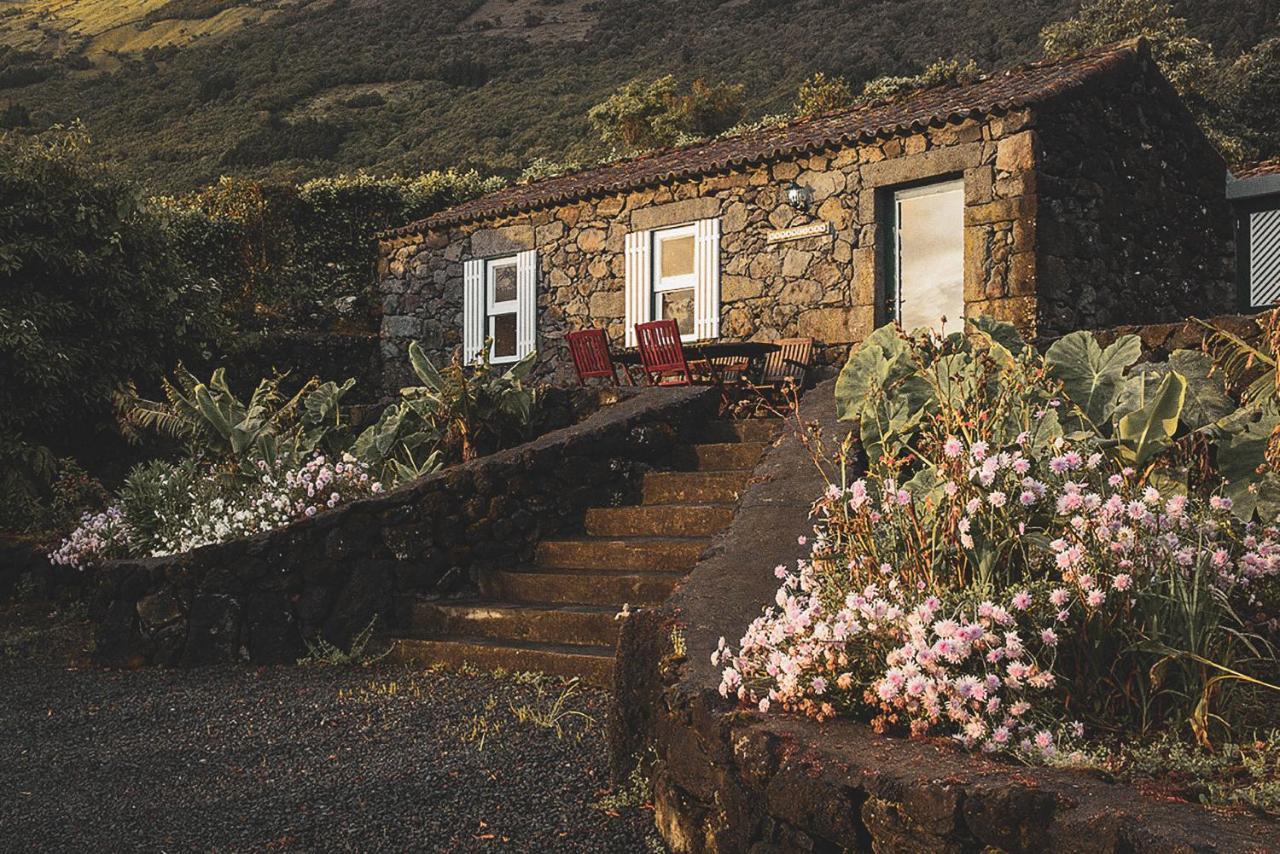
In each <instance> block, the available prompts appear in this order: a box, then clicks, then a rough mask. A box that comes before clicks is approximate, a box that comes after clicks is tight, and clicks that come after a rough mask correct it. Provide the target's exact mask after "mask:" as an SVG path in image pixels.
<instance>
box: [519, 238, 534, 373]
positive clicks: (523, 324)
mask: <svg viewBox="0 0 1280 854" xmlns="http://www.w3.org/2000/svg"><path fill="white" fill-rule="evenodd" d="M537 346H538V250H536V249H526V250H525V251H524V252H521V253H520V254H519V255H517V256H516V355H517V356H519V357H520V358H524V357H525V356H527V355H529V354H530V353H532V352H533V351H534V350H535V349H537Z"/></svg>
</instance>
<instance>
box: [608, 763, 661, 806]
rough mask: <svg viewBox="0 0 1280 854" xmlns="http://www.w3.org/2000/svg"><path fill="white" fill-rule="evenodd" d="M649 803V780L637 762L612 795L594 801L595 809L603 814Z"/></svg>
mask: <svg viewBox="0 0 1280 854" xmlns="http://www.w3.org/2000/svg"><path fill="white" fill-rule="evenodd" d="M648 802H649V778H648V777H647V776H646V775H645V773H644V769H643V768H641V763H639V762H637V763H636V765H635V767H634V768H632V769H631V773H630V774H628V775H627V781H626V782H625V783H623V784H622V785H621V786H619V787H618V790H617V791H616V792H614V793H612V794H609V795H605V796H604V797H602V798H601V799H600V800H598V801H596V808H597V809H602V810H604V811H605V812H616V811H617V810H620V809H628V808H635V807H642V806H644V805H645V804H646V803H648Z"/></svg>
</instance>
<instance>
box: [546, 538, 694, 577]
mask: <svg viewBox="0 0 1280 854" xmlns="http://www.w3.org/2000/svg"><path fill="white" fill-rule="evenodd" d="M710 541H711V540H710V536H709V535H708V536H703V537H696V538H695V537H627V538H622V539H606V538H603V537H584V538H581V539H573V540H543V541H542V542H540V543H538V549H537V552H536V554H535V563H536V564H537V565H538V567H539V568H542V569H586V570H591V569H608V570H626V569H631V570H641V571H646V570H647V571H658V572H662V571H669V570H688V569H692V568H693V565H694V563H696V562H697V560H698V556H699V555H701V554H702V551H703V549H705V548H706V547H707V545H708V543H710Z"/></svg>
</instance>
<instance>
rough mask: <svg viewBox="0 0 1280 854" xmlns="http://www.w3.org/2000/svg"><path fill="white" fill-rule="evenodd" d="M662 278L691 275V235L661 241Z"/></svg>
mask: <svg viewBox="0 0 1280 854" xmlns="http://www.w3.org/2000/svg"><path fill="white" fill-rule="evenodd" d="M660 275H661V276H662V278H664V279H667V278H670V277H672V276H691V275H693V235H692V234H690V235H686V236H683V237H669V238H667V239H666V240H663V241H662V269H661V271H660Z"/></svg>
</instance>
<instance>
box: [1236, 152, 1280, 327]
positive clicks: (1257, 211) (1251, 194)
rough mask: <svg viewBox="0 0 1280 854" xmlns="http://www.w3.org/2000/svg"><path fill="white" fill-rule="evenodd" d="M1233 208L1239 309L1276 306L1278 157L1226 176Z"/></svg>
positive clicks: (1279, 299) (1279, 297) (1279, 300)
mask: <svg viewBox="0 0 1280 854" xmlns="http://www.w3.org/2000/svg"><path fill="white" fill-rule="evenodd" d="M1227 198H1228V199H1229V200H1230V201H1231V204H1232V205H1233V206H1234V207H1235V209H1236V276H1237V281H1238V283H1239V289H1240V304H1241V307H1242V308H1243V309H1246V310H1252V309H1260V308H1270V307H1273V306H1275V305H1277V304H1280V158H1277V159H1275V160H1268V161H1265V162H1263V163H1256V164H1254V165H1252V166H1247V167H1244V168H1242V169H1237V170H1236V172H1235V174H1234V175H1228V176H1227Z"/></svg>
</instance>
